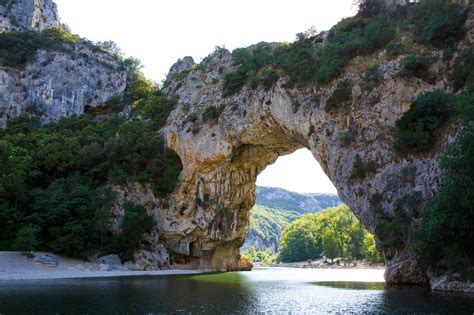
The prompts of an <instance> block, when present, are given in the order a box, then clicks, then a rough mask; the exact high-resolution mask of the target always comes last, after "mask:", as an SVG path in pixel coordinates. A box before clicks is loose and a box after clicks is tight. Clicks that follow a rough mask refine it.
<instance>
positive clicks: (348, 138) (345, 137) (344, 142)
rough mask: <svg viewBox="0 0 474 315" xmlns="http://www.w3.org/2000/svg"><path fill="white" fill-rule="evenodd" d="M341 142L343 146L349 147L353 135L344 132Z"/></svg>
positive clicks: (340, 138)
mask: <svg viewBox="0 0 474 315" xmlns="http://www.w3.org/2000/svg"><path fill="white" fill-rule="evenodd" d="M339 141H341V144H342V145H343V146H347V145H349V144H350V143H351V141H352V135H351V134H350V132H343V133H341V135H340V137H339Z"/></svg>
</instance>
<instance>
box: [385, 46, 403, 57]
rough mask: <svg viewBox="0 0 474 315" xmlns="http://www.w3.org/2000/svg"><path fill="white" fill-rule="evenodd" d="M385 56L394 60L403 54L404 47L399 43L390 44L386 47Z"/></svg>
mask: <svg viewBox="0 0 474 315" xmlns="http://www.w3.org/2000/svg"><path fill="white" fill-rule="evenodd" d="M386 50H387V55H388V56H389V57H392V58H395V57H397V56H399V55H401V54H403V53H404V52H405V45H403V44H401V43H390V44H388V45H387V48H386Z"/></svg>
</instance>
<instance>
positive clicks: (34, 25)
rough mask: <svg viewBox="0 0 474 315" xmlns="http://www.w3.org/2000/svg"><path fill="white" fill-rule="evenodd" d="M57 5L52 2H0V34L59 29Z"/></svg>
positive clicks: (19, 0)
mask: <svg viewBox="0 0 474 315" xmlns="http://www.w3.org/2000/svg"><path fill="white" fill-rule="evenodd" d="M59 26H60V23H59V16H58V9H57V6H56V4H55V3H54V2H53V1H52V0H3V1H1V2H0V32H7V31H24V30H34V31H43V30H45V29H47V28H53V27H59Z"/></svg>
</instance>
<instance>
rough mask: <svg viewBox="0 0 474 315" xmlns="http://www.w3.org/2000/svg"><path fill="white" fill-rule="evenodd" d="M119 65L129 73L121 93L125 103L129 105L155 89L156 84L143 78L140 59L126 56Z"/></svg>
mask: <svg viewBox="0 0 474 315" xmlns="http://www.w3.org/2000/svg"><path fill="white" fill-rule="evenodd" d="M121 66H122V68H123V69H124V70H127V71H128V73H129V80H128V82H127V88H126V90H125V92H124V94H123V101H124V102H125V103H126V104H130V105H131V104H133V103H134V102H136V101H138V100H140V99H142V98H145V97H147V96H148V95H150V94H151V93H152V92H153V91H155V90H156V85H155V84H154V83H153V82H151V81H149V80H148V79H147V78H145V76H144V75H143V73H142V72H141V69H142V68H143V65H142V63H141V61H140V60H138V59H136V58H127V59H125V60H123V61H122V63H121Z"/></svg>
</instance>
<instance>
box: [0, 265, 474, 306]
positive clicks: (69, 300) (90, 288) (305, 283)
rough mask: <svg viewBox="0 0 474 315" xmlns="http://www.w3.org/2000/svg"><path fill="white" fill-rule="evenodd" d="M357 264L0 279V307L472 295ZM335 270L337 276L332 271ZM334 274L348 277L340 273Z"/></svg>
mask: <svg viewBox="0 0 474 315" xmlns="http://www.w3.org/2000/svg"><path fill="white" fill-rule="evenodd" d="M364 272H365V271H361V270H359V271H329V272H328V271H327V270H326V271H325V270H319V271H317V270H304V269H279V270H276V269H261V270H255V271H253V272H248V273H223V274H208V275H195V276H168V277H136V278H116V279H80V280H61V281H21V282H0V314H17V313H35V314H51V313H114V314H116V313H118V314H123V313H129V314H134V313H149V314H156V313H186V314H188V313H207V314H228V313H233V314H235V313H240V314H249V313H256V312H258V313H265V312H270V313H293V314H295V313H311V314H315V313H318V314H320V313H328V312H331V313H360V312H367V313H407V312H408V313H413V312H424V313H430V312H431V313H433V312H436V313H446V312H448V313H456V314H462V313H466V314H472V312H473V311H474V297H473V296H469V295H463V294H439V293H433V292H430V291H428V290H426V289H424V288H420V287H402V288H400V287H392V286H386V287H385V288H383V286H384V283H382V282H378V283H371V282H363V283H361V280H360V279H364V274H365V275H366V276H365V278H367V279H372V278H374V277H375V278H378V275H376V274H369V276H367V274H366V273H364ZM338 275H339V276H338ZM341 275H343V276H344V277H346V278H348V279H346V280H353V279H356V280H355V281H356V282H353V281H352V282H348V281H345V282H344V281H341V277H342V276H341Z"/></svg>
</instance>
